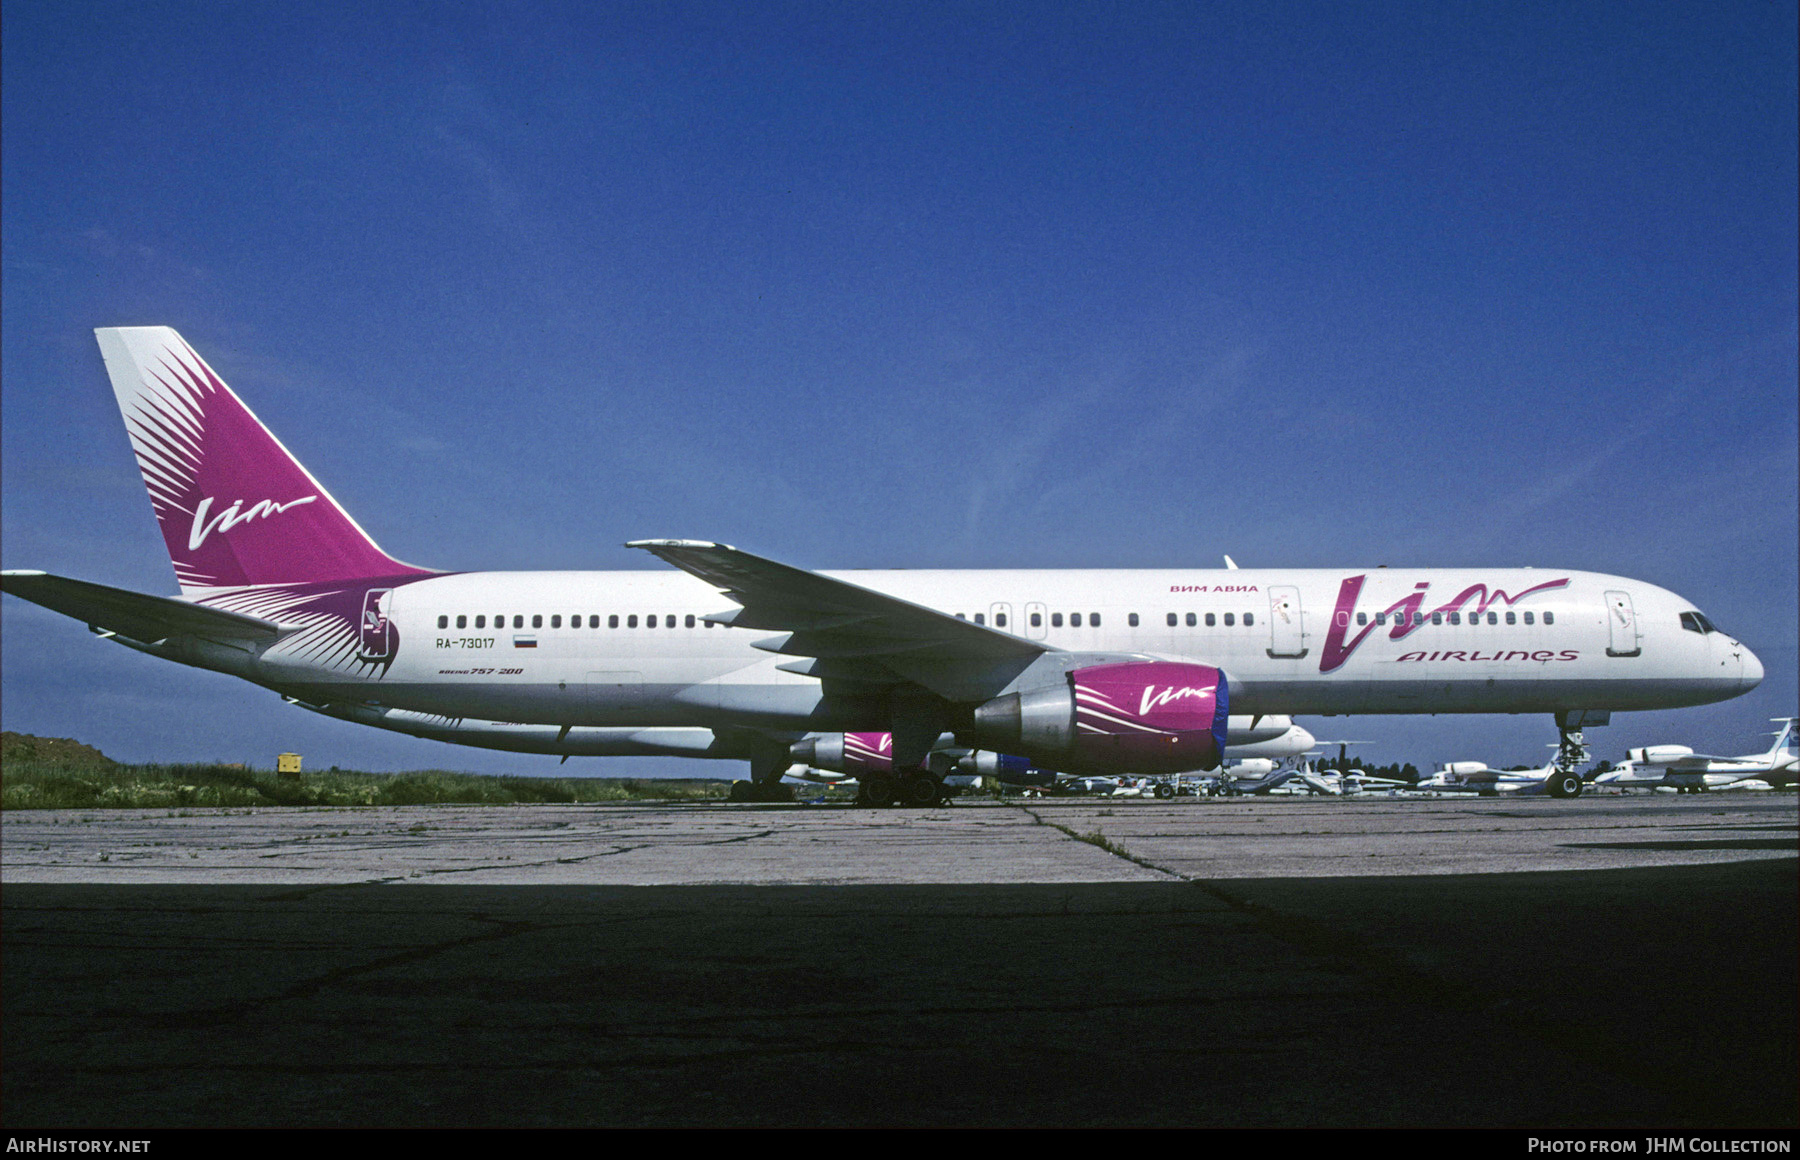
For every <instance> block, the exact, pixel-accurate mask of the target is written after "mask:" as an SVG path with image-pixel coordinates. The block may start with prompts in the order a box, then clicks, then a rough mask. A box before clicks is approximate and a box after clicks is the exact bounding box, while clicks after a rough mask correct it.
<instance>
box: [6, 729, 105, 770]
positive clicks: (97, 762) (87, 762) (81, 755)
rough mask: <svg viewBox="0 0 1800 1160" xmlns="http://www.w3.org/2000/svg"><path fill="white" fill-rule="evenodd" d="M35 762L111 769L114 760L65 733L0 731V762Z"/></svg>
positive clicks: (82, 767) (72, 767)
mask: <svg viewBox="0 0 1800 1160" xmlns="http://www.w3.org/2000/svg"><path fill="white" fill-rule="evenodd" d="M15 761H18V762H26V761H30V762H36V763H37V764H39V765H54V766H60V767H62V768H64V769H111V768H112V767H113V766H115V765H117V764H118V762H116V761H114V760H113V759H112V758H110V757H108V756H106V754H104V753H102V752H100V751H99V750H98V749H95V748H94V747H93V746H92V745H83V744H82V743H81V742H79V741H74V740H71V739H70V738H67V737H33V736H32V735H31V734H29V733H0V765H6V764H10V763H12V762H15Z"/></svg>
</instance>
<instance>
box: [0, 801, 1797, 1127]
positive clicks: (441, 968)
mask: <svg viewBox="0 0 1800 1160" xmlns="http://www.w3.org/2000/svg"><path fill="white" fill-rule="evenodd" d="M1795 805H1796V802H1795V798H1794V797H1793V796H1792V795H1786V794H1779V795H1772V794H1721V795H1703V796H1698V797H1686V798H1683V797H1672V796H1667V795H1662V796H1654V797H1639V798H1582V799H1578V800H1575V801H1569V802H1555V801H1548V800H1543V801H1539V800H1509V799H1499V800H1493V801H1489V800H1457V799H1436V800H1421V799H1414V800H1405V799H1371V800H1367V801H1362V802H1347V801H1340V802H1309V801H1305V800H1292V801H1265V800H1261V799H1257V800H1251V801H1215V802H1193V801H1186V802H1175V803H1158V802H1139V801H1111V802H1107V801H1100V802H1063V801H1050V802H1039V803H1034V804H1032V805H1031V806H1030V807H1029V808H1024V807H1019V806H1001V805H980V806H969V805H961V804H959V805H956V806H953V807H951V808H948V809H941V810H884V811H875V810H859V809H854V808H840V807H801V806H797V807H775V806H691V805H683V806H654V805H650V806H606V807H579V806H554V807H486V808H480V807H477V808H448V807H412V808H404V809H366V810H318V811H314V810H259V811H255V812H244V811H188V812H187V813H185V814H183V813H180V812H176V813H175V814H171V813H170V812H169V811H129V812H127V811H70V812H56V813H52V812H39V811H24V812H9V813H7V814H6V815H5V816H4V818H0V880H3V881H4V883H5V886H4V889H3V890H0V929H3V932H4V937H3V938H0V1019H3V1028H0V1065H3V1070H4V1078H3V1082H0V1119H3V1120H4V1122H5V1124H6V1126H7V1127H9V1128H31V1127H88V1126H119V1127H156V1126H186V1125H258V1126H261V1125H359V1126H361V1125H496V1126H501V1125H508V1126H510V1125H696V1126H699V1125H705V1126H760V1125H895V1126H900V1125H934V1124H956V1125H994V1126H1004V1125H1068V1126H1113V1125H1197V1126H1206V1125H1215V1126H1216V1125H1248V1126H1310V1125H1320V1126H1327V1125H1328V1126H1401V1125H1455V1126H1483V1125H1492V1126H1529V1127H1574V1126H1612V1127H1669V1128H1679V1127H1723V1126H1753V1127H1788V1128H1791V1127H1793V1126H1795V1124H1796V1123H1797V1122H1800V1096H1797V1095H1796V1093H1797V1092H1800V1083H1797V1082H1796V1081H1797V1080H1800V1058H1797V1052H1796V1043H1797V1042H1800V1011H1797V1004H1796V987H1795V979H1796V977H1797V976H1800V971H1797V967H1800V929H1797V928H1800V918H1797V916H1800V889H1797V882H1796V860H1795V854H1796V808H1795ZM406 884H415V885H420V884H429V885H430V887H431V888H429V889H410V890H409V889H396V888H395V886H396V885H406Z"/></svg>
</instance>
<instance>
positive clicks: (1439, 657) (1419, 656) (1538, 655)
mask: <svg viewBox="0 0 1800 1160" xmlns="http://www.w3.org/2000/svg"><path fill="white" fill-rule="evenodd" d="M1580 659H1581V651H1580V650H1579V649H1572V648H1566V649H1563V650H1562V651H1561V652H1552V651H1551V650H1549V649H1547V648H1543V649H1539V650H1537V651H1536V652H1523V651H1520V650H1518V649H1514V650H1513V651H1512V652H1499V651H1495V652H1492V653H1488V654H1486V655H1483V654H1482V652H1481V650H1480V649H1477V650H1475V651H1474V652H1462V651H1460V650H1455V649H1452V650H1451V651H1449V652H1434V653H1422V652H1409V653H1405V654H1403V655H1401V656H1400V657H1398V658H1396V660H1395V662H1394V663H1395V664H1400V663H1403V662H1405V661H1538V662H1545V661H1578V660H1580Z"/></svg>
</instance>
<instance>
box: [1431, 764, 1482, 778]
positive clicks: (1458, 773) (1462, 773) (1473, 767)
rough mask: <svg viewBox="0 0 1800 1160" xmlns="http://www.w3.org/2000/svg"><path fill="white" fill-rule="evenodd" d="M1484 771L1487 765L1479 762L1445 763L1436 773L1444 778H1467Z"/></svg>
mask: <svg viewBox="0 0 1800 1160" xmlns="http://www.w3.org/2000/svg"><path fill="white" fill-rule="evenodd" d="M1486 769H1487V765H1486V764H1485V763H1483V762H1480V761H1446V762H1445V763H1444V766H1443V768H1442V769H1440V770H1438V772H1439V773H1442V774H1444V775H1445V776H1446V777H1468V776H1469V775H1470V774H1475V773H1481V772H1482V771H1484V770H1486Z"/></svg>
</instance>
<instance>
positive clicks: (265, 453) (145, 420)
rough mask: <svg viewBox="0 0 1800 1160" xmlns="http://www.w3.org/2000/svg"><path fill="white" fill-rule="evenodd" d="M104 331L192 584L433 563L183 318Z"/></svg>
mask: <svg viewBox="0 0 1800 1160" xmlns="http://www.w3.org/2000/svg"><path fill="white" fill-rule="evenodd" d="M94 335H95V337H96V338H98V339H99V341H100V353H101V355H102V357H104V358H105V360H106V372H107V374H108V375H109V376H110V377H111V378H112V385H113V393H114V394H115V395H117V396H118V400H119V410H120V412H121V413H122V414H123V415H124V417H125V428H126V430H127V431H128V432H129V433H130V435H131V446H132V448H133V450H135V451H136V452H137V460H138V467H139V469H140V470H141V471H142V472H143V474H144V485H145V486H146V487H147V488H149V490H150V505H151V507H152V508H153V509H155V511H156V520H157V523H158V524H159V525H160V526H161V528H162V534H163V540H164V542H165V543H166V544H167V545H168V548H169V559H170V561H171V562H172V563H173V564H174V565H175V577H176V579H177V580H179V581H180V582H181V590H182V592H183V593H187V594H193V593H200V592H204V591H206V590H208V589H215V588H223V587H236V586H240V585H251V584H301V583H312V582H328V581H337V580H350V579H365V578H372V577H398V576H407V575H427V574H428V573H426V572H424V571H423V570H422V569H418V568H413V567H410V566H409V565H406V564H402V563H400V562H399V561H397V560H395V559H393V558H392V557H391V556H389V555H388V554H387V553H385V552H383V551H382V550H381V549H380V548H379V547H377V546H376V544H375V541H374V540H372V539H370V538H369V535H368V533H367V532H365V531H363V530H362V528H360V527H358V526H357V523H356V521H355V520H353V519H351V518H350V515H349V513H348V512H346V511H345V510H344V509H343V508H342V507H340V506H339V505H338V502H337V501H336V500H334V499H333V498H331V493H329V492H327V491H326V490H325V489H324V487H322V486H321V485H320V484H319V481H318V480H316V479H314V478H313V477H312V474H311V473H310V472H308V471H307V470H306V468H304V467H302V466H301V465H300V462H299V461H298V460H296V459H295V458H294V457H293V455H291V454H290V453H289V452H288V450H287V448H285V447H283V446H282V445H281V442H280V440H278V439H276V438H275V436H274V435H272V434H270V433H269V430H268V428H266V427H264V426H263V425H262V423H261V422H260V421H259V420H258V419H257V418H256V416H255V415H253V414H252V413H251V412H250V408H248V407H246V406H244V404H243V401H242V400H240V399H239V398H238V397H237V395H236V394H234V393H233V392H232V390H231V388H230V387H228V386H226V385H225V383H224V381H223V380H222V379H220V378H219V376H218V375H216V374H214V373H213V370H212V368H211V367H209V366H207V365H206V361H205V360H204V359H202V358H201V357H200V356H199V355H198V354H195V353H194V349H193V348H192V347H190V346H189V345H188V344H187V343H186V342H184V341H182V338H181V336H180V335H179V334H176V333H175V331H174V330H172V329H170V328H169V327H166V326H138V327H108V328H102V329H99V330H96V331H95V332H94Z"/></svg>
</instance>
